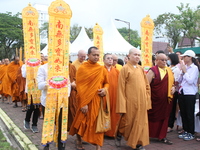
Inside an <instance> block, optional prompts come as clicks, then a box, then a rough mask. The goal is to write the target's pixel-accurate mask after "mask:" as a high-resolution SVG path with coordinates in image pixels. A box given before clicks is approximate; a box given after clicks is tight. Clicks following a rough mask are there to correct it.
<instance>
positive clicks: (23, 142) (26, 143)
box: [0, 108, 38, 150]
mask: <svg viewBox="0 0 200 150" xmlns="http://www.w3.org/2000/svg"><path fill="white" fill-rule="evenodd" d="M0 117H1V119H2V121H3V122H4V124H5V125H6V127H7V129H8V130H9V132H10V134H11V135H12V137H14V139H15V141H16V142H17V143H18V145H19V146H20V147H21V148H22V149H23V150H38V148H37V147H36V146H35V145H34V144H33V143H32V142H31V141H30V139H29V138H28V137H27V136H26V135H25V134H24V133H23V132H22V131H21V130H20V129H19V128H18V127H17V126H16V125H15V123H14V122H13V121H12V120H11V119H10V118H9V117H8V115H7V114H6V113H5V112H4V111H3V110H2V109H1V108H0Z"/></svg>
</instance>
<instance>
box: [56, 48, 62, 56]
mask: <svg viewBox="0 0 200 150" xmlns="http://www.w3.org/2000/svg"><path fill="white" fill-rule="evenodd" d="M55 51H56V53H57V55H58V56H60V52H61V51H62V49H60V48H57V49H55Z"/></svg>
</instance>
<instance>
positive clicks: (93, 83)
mask: <svg viewBox="0 0 200 150" xmlns="http://www.w3.org/2000/svg"><path fill="white" fill-rule="evenodd" d="M108 86H109V84H108V75H107V71H106V69H105V68H104V67H103V66H101V65H100V64H98V63H92V62H91V61H87V62H84V63H83V64H82V65H81V66H80V67H79V69H78V71H77V74H76V88H77V101H78V109H77V111H76V116H75V118H74V121H73V123H72V126H71V128H70V132H69V134H70V135H74V134H79V135H80V136H81V137H82V139H83V140H84V141H86V142H89V143H91V144H96V145H100V146H102V145H103V137H104V133H95V132H96V126H97V116H98V112H99V108H100V96H99V95H98V90H99V89H101V88H108ZM85 105H88V112H87V114H83V113H82V112H81V110H80V109H81V108H82V107H84V106H85Z"/></svg>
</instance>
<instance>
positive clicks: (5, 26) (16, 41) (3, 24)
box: [0, 12, 24, 59]
mask: <svg viewBox="0 0 200 150" xmlns="http://www.w3.org/2000/svg"><path fill="white" fill-rule="evenodd" d="M19 16H20V13H17V14H15V15H12V13H10V12H7V13H0V58H1V59H2V58H11V57H13V56H14V55H15V49H16V48H18V49H19V48H20V47H22V46H23V42H24V40H23V30H22V19H21V18H19Z"/></svg>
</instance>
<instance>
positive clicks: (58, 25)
mask: <svg viewBox="0 0 200 150" xmlns="http://www.w3.org/2000/svg"><path fill="white" fill-rule="evenodd" d="M56 27H57V28H59V29H62V28H63V24H61V21H60V20H58V22H57V24H56Z"/></svg>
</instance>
